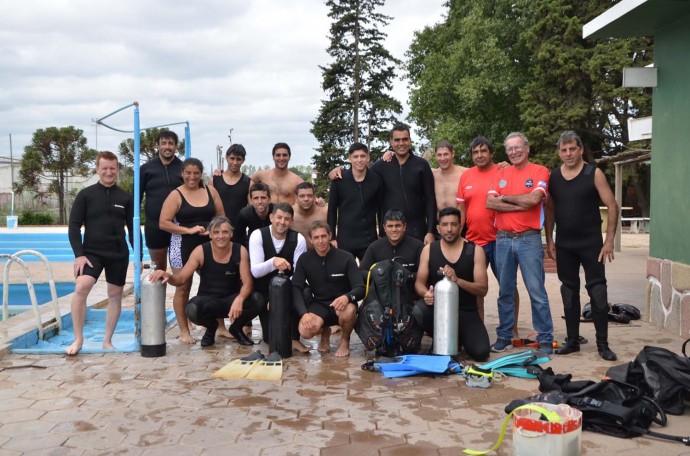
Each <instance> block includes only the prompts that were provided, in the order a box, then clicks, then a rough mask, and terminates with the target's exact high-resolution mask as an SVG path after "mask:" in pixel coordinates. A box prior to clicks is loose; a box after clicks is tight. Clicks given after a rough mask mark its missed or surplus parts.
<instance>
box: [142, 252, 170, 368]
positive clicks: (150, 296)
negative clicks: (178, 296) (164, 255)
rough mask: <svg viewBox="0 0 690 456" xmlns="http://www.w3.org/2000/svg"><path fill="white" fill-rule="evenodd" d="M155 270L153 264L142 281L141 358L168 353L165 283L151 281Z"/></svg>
mask: <svg viewBox="0 0 690 456" xmlns="http://www.w3.org/2000/svg"><path fill="white" fill-rule="evenodd" d="M148 267H149V266H148V265H146V266H144V268H145V269H146V268H148ZM155 270H156V265H155V264H151V265H150V271H149V272H148V273H147V274H146V275H145V277H143V278H142V280H141V356H143V357H145V358H156V357H159V356H165V352H166V345H165V327H166V325H167V315H166V312H165V283H164V282H163V281H160V280H159V281H157V282H151V281H150V280H149V277H150V276H151V274H153V272H154V271H155Z"/></svg>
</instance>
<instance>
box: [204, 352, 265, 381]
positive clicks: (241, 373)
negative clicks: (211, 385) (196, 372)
mask: <svg viewBox="0 0 690 456" xmlns="http://www.w3.org/2000/svg"><path fill="white" fill-rule="evenodd" d="M262 359H264V355H263V354H262V353H261V350H257V351H256V352H254V353H252V354H251V355H249V356H245V357H244V358H239V359H233V360H232V361H230V362H229V363H228V364H226V365H225V366H223V367H221V368H220V369H218V370H217V371H216V372H214V373H213V374H211V377H213V378H245V376H246V375H247V374H248V373H249V371H251V369H252V368H253V367H254V365H255V364H256V363H257V362H259V361H260V360H262Z"/></svg>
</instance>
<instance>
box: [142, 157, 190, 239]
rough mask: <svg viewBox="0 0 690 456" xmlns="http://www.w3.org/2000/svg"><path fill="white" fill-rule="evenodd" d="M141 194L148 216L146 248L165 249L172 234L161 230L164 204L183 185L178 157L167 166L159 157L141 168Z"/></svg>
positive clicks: (180, 163)
mask: <svg viewBox="0 0 690 456" xmlns="http://www.w3.org/2000/svg"><path fill="white" fill-rule="evenodd" d="M139 176H140V177H139V178H140V182H139V184H140V185H139V194H140V200H143V199H144V194H145V195H146V200H145V202H144V214H146V224H145V231H146V246H147V247H148V248H150V249H165V248H168V246H169V245H170V233H168V232H167V231H164V230H161V229H160V228H159V218H160V213H161V208H162V207H163V202H164V201H165V199H166V198H167V197H168V195H169V194H170V192H172V191H173V190H174V189H176V188H177V187H179V186H180V185H182V183H183V181H182V160H180V159H179V158H178V157H177V156H175V157H174V158H173V160H172V161H171V162H170V163H169V164H167V165H165V164H163V162H162V161H161V160H160V158H159V157H155V158H152V159H151V160H149V161H148V162H146V163H144V164H143V165H141V168H139Z"/></svg>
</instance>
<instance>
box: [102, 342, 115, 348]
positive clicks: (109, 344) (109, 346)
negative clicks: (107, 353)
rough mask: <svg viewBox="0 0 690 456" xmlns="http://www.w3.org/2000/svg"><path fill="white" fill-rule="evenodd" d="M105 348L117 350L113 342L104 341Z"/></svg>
mask: <svg viewBox="0 0 690 456" xmlns="http://www.w3.org/2000/svg"><path fill="white" fill-rule="evenodd" d="M103 350H115V346H114V345H113V344H112V343H111V342H103Z"/></svg>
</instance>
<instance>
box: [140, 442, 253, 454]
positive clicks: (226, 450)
mask: <svg viewBox="0 0 690 456" xmlns="http://www.w3.org/2000/svg"><path fill="white" fill-rule="evenodd" d="M261 450H262V448H261V447H256V446H247V445H245V444H239V443H228V444H223V445H218V446H214V447H211V448H207V449H206V450H204V451H202V452H201V453H200V454H201V455H204V456H217V455H219V454H228V455H242V456H261ZM171 454H174V453H168V454H167V455H166V454H161V456H170V455H171ZM147 456H148V455H147Z"/></svg>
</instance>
